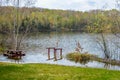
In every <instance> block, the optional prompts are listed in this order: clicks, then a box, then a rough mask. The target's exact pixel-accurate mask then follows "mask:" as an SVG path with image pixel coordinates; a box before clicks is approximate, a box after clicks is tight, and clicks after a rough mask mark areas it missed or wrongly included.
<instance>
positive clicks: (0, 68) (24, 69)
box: [0, 62, 120, 80]
mask: <svg viewBox="0 0 120 80" xmlns="http://www.w3.org/2000/svg"><path fill="white" fill-rule="evenodd" d="M119 75H120V71H115V70H106V69H98V68H82V67H73V66H60V65H51V64H37V63H35V64H32V63H29V64H14V63H3V62H0V79H1V80H119V79H120V76H119Z"/></svg>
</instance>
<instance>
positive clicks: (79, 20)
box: [0, 6, 120, 33]
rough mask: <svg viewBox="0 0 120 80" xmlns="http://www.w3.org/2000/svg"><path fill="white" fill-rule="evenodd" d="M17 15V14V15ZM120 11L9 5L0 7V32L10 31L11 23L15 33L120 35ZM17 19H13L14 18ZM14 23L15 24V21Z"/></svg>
mask: <svg viewBox="0 0 120 80" xmlns="http://www.w3.org/2000/svg"><path fill="white" fill-rule="evenodd" d="M17 12H18V13H17ZM119 14H120V11H118V10H115V9H113V10H107V11H104V10H91V11H88V12H81V11H71V10H50V9H43V8H26V7H22V8H19V10H15V9H14V7H12V6H7V7H0V33H10V32H11V31H13V30H12V29H13V27H14V23H16V24H17V25H16V26H18V25H19V26H20V28H19V31H20V32H25V30H26V29H27V30H29V32H36V31H38V32H39V31H43V32H44V31H56V30H57V31H81V32H96V33H100V32H113V31H116V32H117V31H118V32H120V29H118V28H119V27H118V26H119V22H120V15H119ZM16 16H17V19H15V18H14V17H16ZM15 21H16V22H15Z"/></svg>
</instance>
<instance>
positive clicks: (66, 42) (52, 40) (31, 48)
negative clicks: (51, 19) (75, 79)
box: [0, 32, 120, 70]
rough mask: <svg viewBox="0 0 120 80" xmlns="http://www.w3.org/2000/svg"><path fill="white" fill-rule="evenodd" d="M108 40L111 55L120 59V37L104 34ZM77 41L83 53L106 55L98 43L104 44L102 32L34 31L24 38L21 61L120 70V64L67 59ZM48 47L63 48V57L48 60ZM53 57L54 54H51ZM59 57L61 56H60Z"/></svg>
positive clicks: (2, 59) (4, 58)
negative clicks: (84, 62)
mask: <svg viewBox="0 0 120 80" xmlns="http://www.w3.org/2000/svg"><path fill="white" fill-rule="evenodd" d="M104 35H105V39H106V42H107V46H108V49H110V57H111V58H112V59H116V60H120V48H119V47H116V46H120V39H119V38H117V37H116V36H114V35H112V34H104ZM76 42H79V43H80V44H81V47H82V48H83V51H82V52H83V53H84V52H88V53H90V54H94V55H97V56H99V57H102V58H103V57H104V53H103V50H102V48H101V46H100V44H98V43H99V42H100V43H101V44H102V40H101V35H100V34H86V33H79V32H49V33H34V34H30V35H29V36H28V37H27V38H26V39H25V40H24V45H23V47H24V52H25V53H26V56H24V57H23V58H22V60H20V63H48V64H59V65H67V66H81V67H95V68H106V69H113V70H120V66H113V65H109V64H105V63H101V62H96V61H92V62H88V63H87V64H80V63H75V62H72V61H69V60H67V59H66V54H68V53H70V52H75V48H76ZM47 47H59V48H62V49H63V59H62V60H58V61H54V60H47V59H48V56H47V49H46V48H47ZM51 53H53V51H51ZM51 57H53V54H51ZM58 57H59V56H58ZM0 61H3V62H15V61H14V60H11V59H7V58H6V57H3V56H2V55H1V56H0Z"/></svg>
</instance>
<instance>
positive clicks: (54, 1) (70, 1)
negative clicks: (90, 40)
mask: <svg viewBox="0 0 120 80" xmlns="http://www.w3.org/2000/svg"><path fill="white" fill-rule="evenodd" d="M36 6H37V7H42V8H49V9H63V10H66V9H71V10H79V11H86V10H91V9H103V8H105V9H112V8H115V0H37V2H36Z"/></svg>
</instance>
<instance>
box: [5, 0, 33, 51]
mask: <svg viewBox="0 0 120 80" xmlns="http://www.w3.org/2000/svg"><path fill="white" fill-rule="evenodd" d="M5 1H6V3H7V6H9V5H10V6H11V5H12V6H13V7H14V8H13V10H12V12H13V21H14V23H13V24H14V25H13V28H12V29H11V31H10V32H11V33H10V38H11V49H13V50H19V49H20V47H21V44H22V42H23V40H24V39H25V37H26V36H27V34H28V33H29V29H30V27H31V26H30V23H28V24H27V25H26V28H25V30H24V32H22V33H20V28H21V27H22V26H21V23H22V22H21V21H22V18H21V17H24V18H26V17H28V14H27V13H28V11H26V10H24V12H23V13H21V12H20V9H21V7H23V6H24V7H27V8H28V7H30V6H32V5H33V4H34V3H35V1H34V0H5Z"/></svg>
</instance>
